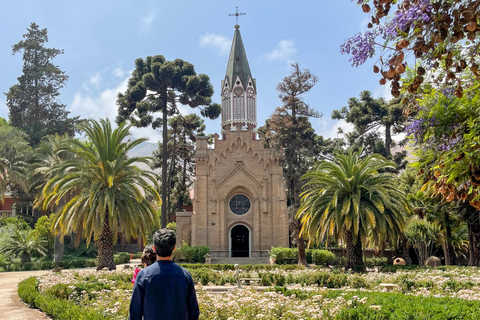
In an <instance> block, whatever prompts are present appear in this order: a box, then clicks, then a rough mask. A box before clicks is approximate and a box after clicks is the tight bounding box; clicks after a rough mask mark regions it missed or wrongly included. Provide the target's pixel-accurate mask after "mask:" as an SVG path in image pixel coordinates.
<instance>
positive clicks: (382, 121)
mask: <svg viewBox="0 0 480 320" xmlns="http://www.w3.org/2000/svg"><path fill="white" fill-rule="evenodd" d="M402 111H403V106H402V104H401V103H400V99H393V100H391V101H390V102H388V103H387V102H386V101H385V99H383V98H379V99H375V98H373V97H372V94H371V93H370V91H362V92H361V93H360V99H357V98H350V99H349V100H348V105H347V106H345V107H343V108H342V109H340V110H333V111H332V118H333V119H338V120H340V119H343V120H345V121H346V122H348V123H351V124H353V125H354V130H353V132H350V133H347V134H346V137H347V139H348V141H349V144H350V146H351V147H353V148H354V149H356V150H359V149H360V148H363V150H364V152H365V153H367V154H372V153H379V154H381V155H383V156H384V157H386V158H389V159H391V158H394V159H395V162H396V163H397V169H403V168H405V165H406V161H405V160H404V159H405V156H406V152H405V151H402V152H399V153H397V154H396V155H392V148H393V147H395V146H396V144H395V142H394V141H393V139H392V136H395V135H396V134H399V133H402V132H404V131H405V124H406V119H405V117H404V115H403V112H402ZM382 134H383V138H382V137H381V136H382Z"/></svg>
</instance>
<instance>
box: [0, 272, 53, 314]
mask: <svg viewBox="0 0 480 320" xmlns="http://www.w3.org/2000/svg"><path fill="white" fill-rule="evenodd" d="M47 272H48V271H45V270H41V271H20V272H1V273H0V301H1V303H0V305H1V307H0V318H1V319H8V320H45V319H50V318H49V317H48V316H46V315H45V314H43V313H42V312H40V311H39V310H37V309H33V308H30V307H29V306H28V305H27V304H25V303H24V302H22V301H21V300H20V298H19V297H18V294H17V288H18V283H19V282H20V281H22V280H23V279H26V278H28V277H31V276H40V275H42V274H45V273H47Z"/></svg>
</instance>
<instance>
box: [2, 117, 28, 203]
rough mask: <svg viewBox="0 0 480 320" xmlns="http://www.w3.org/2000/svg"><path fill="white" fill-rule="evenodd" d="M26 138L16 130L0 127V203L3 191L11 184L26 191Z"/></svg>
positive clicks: (7, 126) (4, 126) (6, 126)
mask: <svg viewBox="0 0 480 320" xmlns="http://www.w3.org/2000/svg"><path fill="white" fill-rule="evenodd" d="M26 138H27V135H26V134H25V133H23V132H22V131H20V130H18V129H17V128H14V127H11V126H9V125H6V124H1V125H0V201H3V197H4V194H5V191H6V190H7V188H8V186H9V184H11V183H13V184H16V185H18V186H19V187H21V188H22V189H24V190H26V189H27V184H26V172H27V168H28V164H27V161H26V158H27V157H28V151H29V150H30V147H29V145H28V142H27V140H26Z"/></svg>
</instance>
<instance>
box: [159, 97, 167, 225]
mask: <svg viewBox="0 0 480 320" xmlns="http://www.w3.org/2000/svg"><path fill="white" fill-rule="evenodd" d="M166 96H167V94H166V93H165V97H164V99H166ZM167 115H168V112H167V103H166V100H165V102H164V106H163V119H162V121H163V123H162V128H163V132H162V136H163V138H162V140H163V141H162V216H161V222H160V225H161V227H162V228H166V227H167V188H168V183H167V171H168V170H167V166H168V163H167V160H168V149H167V147H168V146H167V144H168V132H167V129H168V124H167V120H168V117H167Z"/></svg>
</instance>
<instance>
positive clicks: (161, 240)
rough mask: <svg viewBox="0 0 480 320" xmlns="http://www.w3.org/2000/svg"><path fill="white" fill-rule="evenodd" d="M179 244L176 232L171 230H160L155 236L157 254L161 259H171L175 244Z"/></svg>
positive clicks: (154, 242)
mask: <svg viewBox="0 0 480 320" xmlns="http://www.w3.org/2000/svg"><path fill="white" fill-rule="evenodd" d="M176 243H177V236H176V235H175V231H173V230H170V229H159V230H158V231H157V232H155V234H154V235H153V244H154V245H155V252H156V253H157V255H158V256H160V257H169V256H171V255H172V252H173V249H175V244H176Z"/></svg>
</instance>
